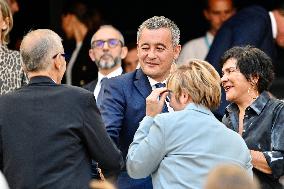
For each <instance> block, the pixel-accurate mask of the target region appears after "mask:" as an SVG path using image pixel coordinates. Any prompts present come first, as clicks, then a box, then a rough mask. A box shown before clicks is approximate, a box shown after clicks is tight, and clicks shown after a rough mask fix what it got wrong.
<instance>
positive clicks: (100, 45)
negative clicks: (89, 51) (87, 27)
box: [92, 39, 123, 49]
mask: <svg viewBox="0 0 284 189" xmlns="http://www.w3.org/2000/svg"><path fill="white" fill-rule="evenodd" d="M105 42H107V45H108V46H109V48H115V47H117V45H119V44H121V46H123V43H122V41H121V40H119V39H108V40H96V41H93V43H92V48H98V49H102V48H103V47H104V45H105Z"/></svg>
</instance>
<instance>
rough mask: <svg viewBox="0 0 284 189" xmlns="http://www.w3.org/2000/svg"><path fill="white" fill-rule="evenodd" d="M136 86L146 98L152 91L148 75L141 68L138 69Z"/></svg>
mask: <svg viewBox="0 0 284 189" xmlns="http://www.w3.org/2000/svg"><path fill="white" fill-rule="evenodd" d="M134 86H135V87H136V89H137V90H138V91H139V92H140V93H141V95H142V96H143V97H144V98H145V99H146V98H147V97H148V96H149V95H150V93H151V91H152V87H151V85H150V83H149V80H148V78H147V76H146V75H145V74H144V73H143V72H142V70H141V68H140V69H138V70H137V71H136V75H135V80H134Z"/></svg>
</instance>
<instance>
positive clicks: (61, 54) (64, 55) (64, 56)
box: [52, 53, 66, 59]
mask: <svg viewBox="0 0 284 189" xmlns="http://www.w3.org/2000/svg"><path fill="white" fill-rule="evenodd" d="M58 55H60V56H63V58H66V54H64V53H57V54H56V55H54V56H53V57H52V59H55V58H56V57H57V56H58Z"/></svg>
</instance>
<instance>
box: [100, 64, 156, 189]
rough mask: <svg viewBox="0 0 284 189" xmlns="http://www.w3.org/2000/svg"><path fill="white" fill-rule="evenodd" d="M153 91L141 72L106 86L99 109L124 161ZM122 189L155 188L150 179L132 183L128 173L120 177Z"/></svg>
mask: <svg viewBox="0 0 284 189" xmlns="http://www.w3.org/2000/svg"><path fill="white" fill-rule="evenodd" d="M151 91H152V88H151V86H150V83H149V81H148V78H147V76H146V75H145V74H144V73H143V72H142V70H141V69H138V70H136V71H134V72H131V73H126V74H124V75H121V76H118V77H114V78H110V79H108V80H107V82H106V84H105V90H104V98H103V100H102V104H101V106H100V111H101V114H102V118H103V121H104V123H105V125H106V128H107V132H108V134H109V135H110V137H111V138H112V139H113V141H115V143H116V144H117V145H118V146H119V148H120V150H121V151H122V154H123V157H124V159H125V158H126V155H127V151H128V148H129V145H130V143H131V142H132V140H133V137H134V134H135V132H136V130H137V128H138V127H139V122H140V121H141V120H142V119H143V117H144V116H145V115H146V100H145V99H146V97H147V96H148V95H149V94H150V93H151ZM118 185H119V188H120V189H124V188H135V189H140V188H141V189H142V188H147V189H149V188H152V183H151V179H150V178H149V177H147V179H142V180H141V179H137V180H133V179H130V177H129V176H127V175H126V173H125V172H124V173H122V174H121V175H120V176H119V177H118Z"/></svg>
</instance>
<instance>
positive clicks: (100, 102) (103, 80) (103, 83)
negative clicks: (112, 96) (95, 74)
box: [97, 77, 108, 108]
mask: <svg viewBox="0 0 284 189" xmlns="http://www.w3.org/2000/svg"><path fill="white" fill-rule="evenodd" d="M107 80H108V78H107V77H104V78H102V80H101V89H100V92H99V94H98V98H97V106H98V108H100V106H101V105H102V100H103V97H104V90H105V83H106V81H107Z"/></svg>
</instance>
